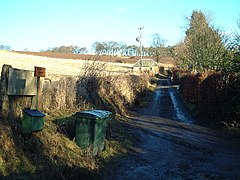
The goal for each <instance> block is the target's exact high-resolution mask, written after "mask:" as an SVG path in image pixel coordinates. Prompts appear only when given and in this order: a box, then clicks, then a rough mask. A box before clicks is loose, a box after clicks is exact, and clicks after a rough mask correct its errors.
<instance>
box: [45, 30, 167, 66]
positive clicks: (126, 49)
mask: <svg viewBox="0 0 240 180" xmlns="http://www.w3.org/2000/svg"><path fill="white" fill-rule="evenodd" d="M165 43H166V40H165V39H164V38H162V37H161V36H160V35H159V34H153V35H152V42H151V45H150V47H145V46H143V47H142V50H143V51H142V55H143V56H151V57H155V59H156V60H157V62H158V61H159V59H160V58H161V57H162V56H170V55H171V52H172V51H171V50H172V48H171V47H166V46H165ZM42 51H44V50H42ZM46 51H47V52H56V53H69V54H87V53H89V52H91V51H92V52H93V53H94V54H96V55H107V56H129V57H131V56H140V47H139V46H137V45H127V44H126V43H124V42H115V41H106V42H94V43H93V44H92V49H91V50H89V49H87V47H79V46H60V47H54V48H48V50H46Z"/></svg>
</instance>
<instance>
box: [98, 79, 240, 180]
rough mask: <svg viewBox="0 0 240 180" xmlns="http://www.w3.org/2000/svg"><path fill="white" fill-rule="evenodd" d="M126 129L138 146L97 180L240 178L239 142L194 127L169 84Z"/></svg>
mask: <svg viewBox="0 0 240 180" xmlns="http://www.w3.org/2000/svg"><path fill="white" fill-rule="evenodd" d="M128 124H129V126H130V127H131V129H132V133H134V134H137V135H138V136H139V137H140V139H141V142H140V143H137V144H136V146H135V147H133V149H132V153H131V154H130V155H129V156H127V157H126V158H124V159H121V160H120V161H118V162H115V163H114V164H112V165H111V168H108V170H107V171H105V172H104V173H103V174H102V175H101V178H102V179H194V180H195V179H240V171H239V169H240V151H239V147H240V142H239V140H238V141H233V140H232V139H231V138H229V137H226V136H224V135H223V134H221V133H220V132H218V131H215V130H212V129H206V128H203V127H200V126H198V125H194V121H193V119H192V118H191V116H190V115H189V114H188V113H187V112H186V110H185V109H184V108H183V106H182V104H181V100H180V99H179V97H178V90H177V87H173V86H171V82H170V80H160V81H159V86H158V89H157V90H156V91H155V95H154V97H153V101H152V104H151V105H150V107H148V108H146V109H144V110H141V111H140V112H139V113H137V114H136V115H135V116H133V117H131V118H129V123H128Z"/></svg>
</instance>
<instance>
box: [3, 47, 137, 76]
mask: <svg viewBox="0 0 240 180" xmlns="http://www.w3.org/2000/svg"><path fill="white" fill-rule="evenodd" d="M96 60H98V59H96ZM93 62H94V61H93V60H76V59H58V58H49V57H41V56H34V55H26V54H19V53H15V52H7V51H0V67H2V65H3V64H9V65H12V66H13V67H14V68H19V69H25V70H34V66H39V67H45V68H46V70H47V74H48V75H52V74H57V75H71V76H79V75H82V73H83V72H84V69H83V68H84V67H85V64H86V63H93ZM98 63H99V64H106V69H105V71H106V73H107V74H113V73H119V72H120V73H123V72H128V71H129V68H130V67H131V66H132V64H126V63H111V62H98Z"/></svg>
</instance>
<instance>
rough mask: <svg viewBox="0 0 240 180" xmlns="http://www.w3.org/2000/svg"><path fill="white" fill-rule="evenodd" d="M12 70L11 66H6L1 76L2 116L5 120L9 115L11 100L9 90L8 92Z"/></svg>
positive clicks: (0, 114) (0, 106) (0, 108)
mask: <svg viewBox="0 0 240 180" xmlns="http://www.w3.org/2000/svg"><path fill="white" fill-rule="evenodd" d="M10 68H12V66H11V65H6V64H4V65H3V67H2V74H1V88H0V116H1V117H3V118H7V117H8V113H9V99H8V95H7V90H8V78H9V69H10Z"/></svg>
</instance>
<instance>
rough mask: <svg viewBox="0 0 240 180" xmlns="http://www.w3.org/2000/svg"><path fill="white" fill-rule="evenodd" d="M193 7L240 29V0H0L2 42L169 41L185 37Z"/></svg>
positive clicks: (36, 45) (19, 46) (33, 46)
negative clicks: (159, 38)
mask: <svg viewBox="0 0 240 180" xmlns="http://www.w3.org/2000/svg"><path fill="white" fill-rule="evenodd" d="M193 10H201V11H203V12H204V13H206V14H210V15H211V19H212V24H214V26H216V27H221V28H222V29H223V30H224V31H226V32H227V33H230V32H231V31H234V30H236V29H237V19H240V0H0V20H1V21H0V22H1V25H0V45H10V46H11V47H12V48H13V49H15V50H23V49H25V48H27V49H29V50H36V51H37V50H39V49H47V48H48V47H56V46H61V45H77V46H81V47H83V46H86V47H91V45H92V44H93V43H94V42H96V41H99V42H102V41H116V42H126V43H127V44H128V45H131V44H136V45H137V42H136V41H135V39H136V37H137V36H138V34H139V31H138V27H141V26H144V29H143V31H142V33H143V42H144V45H145V46H148V45H149V43H150V41H151V35H153V34H155V33H158V34H160V35H161V36H162V37H163V38H165V39H166V40H167V45H174V44H176V43H177V42H179V41H181V40H182V38H183V37H184V32H185V30H186V27H187V21H186V17H189V16H191V13H192V11H193Z"/></svg>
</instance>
